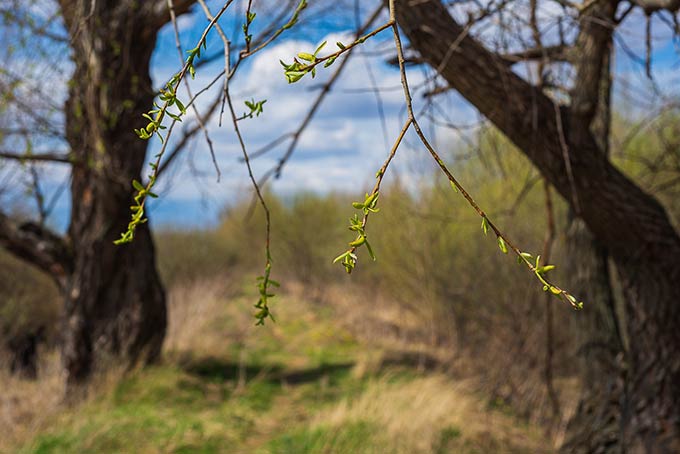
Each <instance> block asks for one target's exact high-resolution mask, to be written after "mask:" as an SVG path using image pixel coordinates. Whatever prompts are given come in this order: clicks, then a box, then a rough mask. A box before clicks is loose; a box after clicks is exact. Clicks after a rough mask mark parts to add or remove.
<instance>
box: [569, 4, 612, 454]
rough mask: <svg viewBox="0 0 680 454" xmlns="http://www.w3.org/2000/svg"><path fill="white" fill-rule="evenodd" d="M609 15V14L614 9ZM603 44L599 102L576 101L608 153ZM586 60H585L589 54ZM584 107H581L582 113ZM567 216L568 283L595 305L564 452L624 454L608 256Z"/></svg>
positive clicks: (582, 323) (580, 340)
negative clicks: (589, 116)
mask: <svg viewBox="0 0 680 454" xmlns="http://www.w3.org/2000/svg"><path fill="white" fill-rule="evenodd" d="M605 6H606V5H605ZM597 9H598V8H592V10H593V11H592V13H596V12H599V11H597ZM599 9H602V6H600V8H599ZM592 13H591V14H592ZM608 13H609V15H611V14H612V11H608ZM610 17H611V16H610ZM586 20H588V21H589V22H590V23H591V24H592V23H593V22H595V21H593V20H592V17H587V18H585V17H584V18H583V19H582V22H583V21H586ZM600 23H603V22H602V21H600ZM605 23H606V22H605ZM604 44H606V45H607V48H606V51H605V53H604V55H603V57H604V58H603V59H602V60H603V61H602V62H601V63H600V66H601V68H602V71H601V74H600V81H599V83H598V84H597V86H598V88H599V93H598V95H597V96H596V100H593V99H587V98H585V99H584V97H583V96H581V97H578V96H577V97H575V99H574V102H575V103H578V102H579V101H583V102H587V103H589V104H591V105H594V106H596V109H595V113H594V117H593V119H592V124H591V125H590V128H589V129H590V132H591V133H592V135H593V137H594V139H595V140H596V141H597V143H598V147H599V149H600V150H601V152H602V153H603V155H604V156H605V157H608V156H609V139H610V137H609V136H610V131H611V88H612V80H611V52H612V39H611V32H610V31H609V32H608V33H607V36H606V38H604ZM584 54H585V53H583V54H582V55H584ZM584 60H585V61H587V59H586V58H584V59H583V60H582V61H584ZM587 63H590V62H588V61H587ZM593 85H595V84H594V83H593ZM584 91H587V90H584ZM574 102H573V103H572V106H573V105H574ZM584 110H586V109H580V111H581V112H583V111H584ZM584 127H585V126H584ZM569 218H570V219H569V226H568V228H567V235H566V237H567V251H568V258H569V263H568V265H569V270H570V273H569V275H570V282H569V286H570V288H571V289H572V291H574V292H576V293H577V294H579V295H581V298H583V299H585V300H587V301H590V302H591V309H590V310H588V311H584V312H583V313H582V314H580V315H579V317H577V318H576V320H575V323H574V329H573V332H574V336H575V338H576V345H577V346H578V351H577V354H578V357H579V370H580V375H581V383H582V387H583V388H582V392H581V398H580V402H579V405H578V408H577V410H576V414H575V415H574V416H573V417H572V419H571V420H570V421H569V425H568V427H567V438H566V442H565V443H564V444H563V446H562V447H561V452H563V453H565V454H566V453H574V454H576V453H580V452H588V453H612V454H614V453H620V452H622V451H623V446H622V445H621V441H622V433H621V404H622V402H623V391H624V387H623V378H624V377H623V363H624V360H625V353H624V345H623V339H622V333H621V326H620V322H619V320H618V316H617V311H616V304H615V300H614V293H613V291H612V286H611V273H610V269H609V263H608V254H607V250H606V249H605V248H604V247H603V246H602V245H601V244H600V242H599V241H598V240H597V239H596V238H594V237H593V234H592V233H590V231H589V230H588V227H587V226H586V224H585V223H584V222H583V220H581V219H580V218H578V217H577V216H575V215H574V213H573V211H572V212H571V213H570V216H569Z"/></svg>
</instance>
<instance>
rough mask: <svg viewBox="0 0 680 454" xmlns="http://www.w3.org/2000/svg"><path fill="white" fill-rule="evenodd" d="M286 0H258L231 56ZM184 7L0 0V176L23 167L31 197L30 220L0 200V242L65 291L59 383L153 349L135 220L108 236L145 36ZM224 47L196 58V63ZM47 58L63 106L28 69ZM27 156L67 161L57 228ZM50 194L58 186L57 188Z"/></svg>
mask: <svg viewBox="0 0 680 454" xmlns="http://www.w3.org/2000/svg"><path fill="white" fill-rule="evenodd" d="M231 3H233V2H232V1H229V2H227V3H226V5H225V7H223V8H222V11H224V10H226V9H227V6H229V5H230V4H231ZM298 3H299V2H298V1H297V0H288V1H286V2H274V3H273V4H271V5H268V6H263V8H262V10H261V12H262V13H263V15H264V16H265V17H266V18H267V19H266V23H265V25H263V26H262V27H260V28H258V30H257V31H258V33H257V36H252V35H251V36H250V37H249V38H248V43H247V44H244V43H243V40H244V39H245V37H244V36H241V38H240V41H239V42H237V43H235V44H236V45H238V46H239V50H240V51H241V56H242V57H243V58H245V55H244V52H245V53H247V52H246V50H244V46H248V48H249V46H251V45H252V49H251V50H252V52H250V53H251V54H252V53H255V52H257V51H259V50H260V49H262V48H264V47H266V46H267V45H268V44H269V43H271V42H272V41H274V40H275V39H276V38H277V37H278V36H279V35H280V34H281V33H282V31H283V30H284V29H282V27H283V26H285V25H286V24H287V23H289V27H288V28H290V26H292V25H293V23H294V22H295V20H296V19H295V20H292V19H291V16H292V15H294V17H297V13H295V8H296V5H298ZM194 6H200V7H201V10H202V12H201V13H200V14H201V15H203V16H205V17H206V18H208V19H207V20H208V22H209V21H210V18H212V16H211V15H210V11H209V9H208V7H207V5H206V3H205V2H204V1H202V0H153V1H144V2H139V1H137V0H124V1H109V0H106V1H101V0H96V1H95V0H92V1H91V0H60V1H58V2H56V1H54V2H53V1H39V0H34V1H30V2H23V1H18V0H6V1H5V2H3V3H2V4H1V5H0V13H2V16H1V17H2V20H3V22H4V27H3V33H4V35H5V38H6V39H5V40H4V42H5V43H6V49H5V51H6V54H7V55H8V56H10V57H14V60H12V61H11V62H12V63H14V64H11V65H8V67H7V68H6V69H3V70H2V71H1V72H0V76H2V79H1V80H0V93H1V94H2V102H1V104H0V109H2V111H3V113H4V115H3V117H2V121H1V123H0V128H1V129H0V139H2V144H3V147H4V149H3V150H0V163H2V167H0V170H2V171H3V176H6V177H7V178H6V180H8V181H12V180H13V179H16V180H18V181H22V180H21V179H20V177H17V175H21V176H25V177H26V179H27V183H26V186H27V189H28V192H29V193H30V194H31V195H33V196H34V199H35V202H36V205H37V207H38V209H37V216H36V217H37V218H38V219H37V220H27V218H26V216H20V215H18V214H16V213H10V212H5V211H0V245H2V246H3V247H4V248H5V249H6V250H7V251H9V252H10V253H12V254H13V255H15V256H16V257H18V258H20V259H21V260H24V261H26V262H27V263H30V264H32V265H34V266H35V267H37V268H38V269H40V270H42V271H43V272H45V273H46V274H47V275H49V276H50V277H51V278H52V279H53V280H54V281H55V282H56V283H57V285H58V287H59V289H60V291H61V292H62V293H63V295H64V299H65V304H64V314H63V322H62V329H61V330H62V332H61V336H60V337H61V342H62V345H61V348H62V358H63V363H64V367H65V369H66V372H67V384H68V385H69V389H75V388H77V387H78V385H81V384H84V383H87V381H88V380H89V379H90V377H91V375H92V372H93V370H95V369H96V368H98V367H103V368H106V367H108V366H109V365H110V364H115V365H118V364H121V363H122V364H125V365H127V366H128V367H131V366H134V365H135V364H138V363H142V364H144V363H148V362H152V361H155V360H156V359H157V358H158V356H159V354H160V351H161V346H162V343H163V338H164V335H165V329H166V304H165V292H164V289H163V285H162V283H161V281H160V277H159V274H158V271H157V269H156V259H155V254H154V243H153V239H152V237H151V231H150V229H149V226H148V223H146V222H139V223H138V224H136V228H135V241H134V244H132V245H115V244H114V242H115V241H116V240H117V239H119V238H120V234H121V232H122V231H124V230H125V226H126V225H128V223H129V221H130V208H129V207H130V205H131V203H133V200H134V197H135V195H136V193H137V191H138V188H136V187H133V186H132V185H131V182H132V181H144V179H143V177H144V176H146V175H142V174H143V169H144V168H145V164H146V152H147V148H148V147H147V145H148V142H146V141H144V140H140V138H139V137H138V136H137V135H136V134H135V133H134V131H135V129H138V128H140V127H143V126H144V125H143V124H142V122H144V121H145V120H144V118H143V116H142V115H143V114H145V113H146V112H147V111H149V109H152V108H153V105H154V100H156V99H157V95H159V91H158V89H157V88H155V87H153V85H152V80H151V76H150V62H151V57H152V53H153V51H154V48H155V43H156V39H157V35H158V33H159V31H160V30H161V29H162V28H163V27H164V26H166V25H168V24H171V23H172V24H173V25H174V27H175V29H176V30H177V23H176V18H177V17H178V16H180V15H182V14H185V13H187V12H189V11H190V9H191V8H192V7H194ZM196 10H197V13H198V8H196ZM289 21H292V22H289ZM217 28H219V26H217ZM220 32H221V30H220ZM180 47H181V46H179V44H178V50H180V53H182V54H183V53H184V52H183V50H181V48H180ZM199 47H200V46H199ZM196 54H198V53H196ZM223 55H224V54H223V53H222V52H220V53H218V54H216V55H208V56H203V61H202V62H201V64H203V63H205V62H208V61H212V60H217V59H223ZM184 58H185V55H181V59H182V60H184ZM27 60H28V61H39V62H41V64H40V65H39V66H38V67H37V68H35V69H34V70H33V71H31V70H30V69H29V68H31V67H32V65H25V64H23V63H24V62H25V61H27ZM43 65H44V66H43ZM197 65H198V64H197ZM235 66H238V65H235ZM55 67H56V68H57V71H56V72H61V73H63V74H66V75H68V78H69V82H68V95H67V99H66V100H65V103H64V105H63V106H62V105H60V102H59V98H60V97H61V96H60V95H59V94H55V93H54V92H53V90H54V87H53V86H52V84H54V81H53V80H50V78H49V77H50V76H52V77H53V75H51V74H50V76H46V77H45V78H41V77H42V76H43V74H45V73H49V72H50V71H53V70H55ZM232 75H233V74H232ZM229 77H231V75H230V76H229ZM166 88H167V87H166ZM187 90H188V91H189V93H190V90H189V89H187ZM222 99H223V98H222V96H217V97H216V98H215V99H214V100H213V101H212V102H210V103H209V107H208V108H207V109H206V111H205V112H200V113H199V111H198V110H197V109H196V107H194V106H192V109H193V110H192V113H193V114H194V117H193V118H192V119H190V120H189V121H187V122H186V123H188V124H187V126H186V127H185V129H184V131H183V134H182V136H181V138H180V139H179V140H178V141H177V142H176V143H174V144H173V145H172V148H171V149H168V153H167V155H166V156H165V159H164V161H163V162H162V163H161V164H160V165H159V167H158V168H157V169H155V171H154V173H156V171H157V173H156V175H155V176H160V174H161V173H163V171H165V170H166V169H168V168H169V167H170V166H171V165H172V164H173V163H174V162H175V159H176V157H177V156H178V155H179V154H180V153H181V152H182V151H183V150H184V149H185V146H186V144H187V143H188V141H189V140H190V139H191V138H192V137H193V136H194V135H195V134H197V133H200V132H203V133H205V136H206V138H207V139H208V140H210V138H209V136H208V132H207V130H206V128H205V125H204V121H207V118H208V117H209V116H210V115H212V114H213V113H215V112H216V110H217V108H218V107H219V106H220V105H222V103H221V101H222ZM188 105H189V104H188V103H187V106H188ZM24 142H25V144H24ZM34 144H35V147H34ZM12 163H14V164H16V166H14V167H12V165H11V164H12ZM40 164H51V165H59V166H66V167H68V168H69V174H68V180H69V181H68V185H69V186H70V206H71V212H70V218H69V223H68V229H67V232H66V233H65V234H60V233H59V232H57V231H55V230H54V229H51V228H49V223H48V222H47V215H48V213H49V210H50V208H51V207H50V205H51V203H50V200H48V197H47V194H45V187H44V185H41V180H40V176H41V175H40V168H39V165H40ZM154 180H155V178H154ZM10 186H11V185H10ZM3 189H5V190H6V189H7V188H3ZM9 189H10V190H11V189H15V188H12V187H10V188H9ZM22 189H23V187H22ZM6 192H10V191H6ZM54 192H55V193H56V194H57V195H58V194H59V193H60V188H56V189H55V190H54ZM0 194H2V191H1V190H0ZM3 195H4V194H3ZM15 195H16V194H15Z"/></svg>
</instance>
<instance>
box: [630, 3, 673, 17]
mask: <svg viewBox="0 0 680 454" xmlns="http://www.w3.org/2000/svg"><path fill="white" fill-rule="evenodd" d="M631 3H633V4H635V5H637V6H639V7H640V8H642V9H644V10H645V12H646V13H647V14H650V13H653V12H654V11H660V10H666V11H669V12H671V13H674V12H676V11H678V10H679V9H680V0H632V1H631Z"/></svg>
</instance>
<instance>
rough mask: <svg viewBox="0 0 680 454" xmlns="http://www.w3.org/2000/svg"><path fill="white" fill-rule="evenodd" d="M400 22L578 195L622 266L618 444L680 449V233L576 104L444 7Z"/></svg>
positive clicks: (435, 5) (401, 8)
mask: <svg viewBox="0 0 680 454" xmlns="http://www.w3.org/2000/svg"><path fill="white" fill-rule="evenodd" d="M397 20H398V21H399V24H400V26H401V27H402V29H403V30H404V32H405V33H406V35H407V36H408V38H409V40H410V42H411V45H412V46H413V48H414V49H416V50H417V51H418V52H419V53H420V54H421V56H422V57H423V58H424V60H425V61H427V62H428V64H430V65H431V66H432V67H433V68H437V69H438V71H439V73H440V75H441V76H442V77H443V78H444V79H446V81H447V82H448V83H449V84H450V85H451V86H452V87H453V88H455V89H456V90H457V91H458V92H459V93H460V94H461V95H462V96H463V97H465V98H466V99H467V100H468V101H469V102H470V103H472V104H473V105H474V106H475V107H476V108H477V109H478V110H479V111H480V112H481V113H482V114H483V115H485V116H486V117H487V118H488V119H489V120H490V121H492V122H493V123H494V124H495V125H496V127H498V128H499V129H500V130H501V131H502V132H503V133H504V134H505V135H506V136H507V137H508V138H509V139H510V140H512V141H513V142H514V143H515V144H516V145H517V147H518V148H519V149H520V150H521V151H522V152H523V153H524V154H526V156H527V157H528V158H529V159H530V160H531V161H532V162H533V163H534V165H536V167H537V168H538V169H539V170H540V171H541V173H542V174H543V175H544V176H545V177H546V178H547V179H548V180H549V181H550V183H551V184H552V185H553V187H555V188H556V190H557V191H558V192H560V194H561V195H562V196H563V197H564V198H565V199H566V200H568V201H570V203H572V205H573V204H574V202H573V201H574V194H576V196H577V199H578V201H579V210H578V212H579V214H580V216H581V218H582V219H583V220H584V222H585V223H586V225H587V226H588V228H589V229H590V231H591V232H592V233H593V235H594V236H595V238H596V239H597V240H598V241H599V242H600V243H601V244H602V246H603V247H605V248H606V249H607V251H608V252H609V253H610V254H611V257H612V259H613V260H614V262H615V264H616V269H617V271H618V273H619V276H620V281H621V283H622V290H623V295H624V298H625V305H626V307H625V312H626V324H627V333H628V335H629V338H630V350H629V353H630V354H629V358H628V364H627V370H626V383H625V393H624V399H623V406H622V411H621V418H622V423H621V425H622V433H623V435H622V440H621V444H622V446H625V447H626V448H627V449H630V451H631V452H660V453H662V452H680V355H678V354H677V352H678V351H680V330H678V328H677V327H678V326H680V305H678V304H677V303H678V282H680V237H679V236H678V233H677V232H676V231H675V229H674V228H673V226H672V224H671V222H670V221H669V218H668V215H667V214H666V212H665V210H664V209H663V207H662V206H661V205H660V204H659V202H658V201H657V200H656V199H654V198H653V197H651V196H650V195H649V194H647V193H645V192H644V191H642V190H641V189H640V188H639V187H638V186H637V185H636V184H635V183H633V182H632V181H631V180H630V179H628V178H627V177H626V176H625V175H623V174H622V173H621V172H620V171H619V170H618V169H617V168H616V167H614V166H612V165H611V164H610V163H609V162H608V161H607V160H606V158H605V157H604V156H603V153H602V152H601V150H600V149H599V147H598V143H597V141H596V139H595V138H594V137H593V135H592V133H591V132H590V131H589V130H587V129H580V130H579V131H578V134H572V126H573V127H574V128H578V127H579V125H578V124H576V125H575V124H573V123H574V118H571V115H570V109H569V108H567V107H563V106H557V105H556V104H555V103H554V102H553V101H552V100H551V99H549V98H548V97H547V96H546V95H545V94H544V93H542V92H541V91H540V89H537V88H536V87H534V86H532V85H531V84H529V83H528V82H526V81H525V80H523V79H521V78H520V77H519V76H517V74H515V73H513V71H512V69H511V68H509V67H508V65H507V64H505V63H504V62H503V61H502V60H501V59H500V57H499V56H497V55H494V54H492V53H491V52H489V51H488V50H486V49H485V48H484V47H483V46H482V45H480V44H479V43H478V42H477V41H475V40H474V39H473V38H472V37H470V36H469V35H468V34H467V31H466V29H464V28H463V27H462V26H460V25H459V24H458V23H456V22H455V20H453V18H452V17H451V15H450V14H449V13H448V11H447V10H446V7H445V6H444V5H443V4H442V2H441V1H439V0H419V1H417V2H414V1H411V0H397ZM597 77H598V78H597V80H598V81H599V75H598V76H597ZM574 113H575V114H576V115H574V117H576V116H577V115H580V114H581V113H580V112H574ZM565 150H566V151H567V153H565ZM565 155H566V156H565ZM573 208H574V207H573ZM585 310H591V308H590V306H589V304H588V301H586V308H585ZM586 386H588V384H586Z"/></svg>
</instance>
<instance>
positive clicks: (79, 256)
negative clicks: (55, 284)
mask: <svg viewBox="0 0 680 454" xmlns="http://www.w3.org/2000/svg"><path fill="white" fill-rule="evenodd" d="M142 3H144V4H143V5H142ZM151 3H155V2H138V1H135V0H126V1H118V2H112V1H98V2H90V1H89V0H88V1H85V0H62V1H61V7H62V13H63V17H64V19H65V22H66V25H67V27H68V29H69V33H70V35H71V38H72V46H73V60H74V64H75V72H74V74H73V77H72V80H71V85H70V93H69V99H68V101H67V104H66V123H67V139H68V142H69V144H70V145H71V147H72V153H73V156H74V158H75V164H74V167H73V173H72V181H71V200H72V214H71V223H70V226H69V230H68V235H69V237H70V239H71V242H72V244H73V245H74V247H73V251H72V254H73V261H72V262H73V264H72V270H71V272H70V273H69V274H68V276H67V277H66V279H65V285H64V288H65V293H66V306H65V323H64V327H63V329H64V332H63V361H64V364H65V368H66V371H67V377H68V378H67V383H68V385H70V386H71V387H72V386H73V385H77V384H80V383H83V382H85V381H86V380H87V379H88V378H89V376H90V374H91V373H92V372H93V370H94V369H95V368H98V367H99V366H100V365H101V366H103V365H105V364H106V363H108V362H115V363H116V364H119V363H121V362H122V363H123V364H127V365H134V364H136V363H138V362H143V363H146V362H149V361H153V360H155V359H156V358H157V357H158V355H159V353H160V351H161V345H162V342H163V338H164V335H165V329H166V305H165V294H164V291H163V287H162V285H161V282H160V278H159V274H158V271H157V269H156V262H155V256H154V245H153V240H152V237H151V233H150V230H149V227H148V224H143V225H141V226H140V227H139V228H138V229H137V232H136V236H135V241H134V242H133V243H132V244H130V245H125V246H115V245H114V244H113V242H114V240H116V239H117V238H118V237H119V236H120V233H121V232H122V231H123V230H124V229H125V228H126V226H127V224H128V222H129V219H130V211H129V206H130V204H131V201H132V199H133V196H134V190H133V188H132V186H131V182H132V180H133V179H137V180H141V171H142V169H143V167H144V163H145V159H146V148H147V142H145V141H142V140H140V139H139V138H137V137H136V135H135V133H134V131H133V129H134V128H135V127H139V124H140V123H141V122H142V120H143V119H142V117H141V115H142V113H144V112H146V111H147V110H148V109H149V108H150V107H151V106H152V103H153V98H154V92H153V88H152V85H151V78H150V76H149V62H150V58H151V53H152V50H153V48H154V46H155V37H156V32H157V27H155V26H153V25H152V24H150V23H149V17H151V15H150V13H149V11H147V10H146V8H148V6H147V5H148V4H151Z"/></svg>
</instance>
